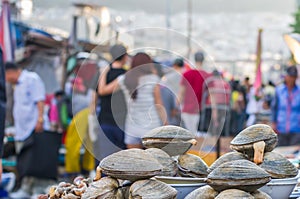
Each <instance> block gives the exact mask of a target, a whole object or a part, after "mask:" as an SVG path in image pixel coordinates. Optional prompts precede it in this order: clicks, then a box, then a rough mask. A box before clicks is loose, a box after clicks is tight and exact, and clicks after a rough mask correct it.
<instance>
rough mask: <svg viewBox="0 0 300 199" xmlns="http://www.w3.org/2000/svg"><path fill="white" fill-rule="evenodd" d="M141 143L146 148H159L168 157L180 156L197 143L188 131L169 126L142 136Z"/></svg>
mask: <svg viewBox="0 0 300 199" xmlns="http://www.w3.org/2000/svg"><path fill="white" fill-rule="evenodd" d="M142 142H143V145H144V146H145V147H146V148H160V149H162V150H164V151H165V152H166V153H168V154H169V155H170V156H176V155H182V154H184V153H185V152H187V151H188V150H189V149H190V148H191V147H192V145H193V144H196V143H197V141H196V140H195V135H194V134H192V133H191V132H190V131H188V130H186V129H184V128H181V127H179V126H171V125H169V126H162V127H158V128H155V129H153V130H151V131H150V132H148V133H147V134H146V135H144V137H143V138H142Z"/></svg>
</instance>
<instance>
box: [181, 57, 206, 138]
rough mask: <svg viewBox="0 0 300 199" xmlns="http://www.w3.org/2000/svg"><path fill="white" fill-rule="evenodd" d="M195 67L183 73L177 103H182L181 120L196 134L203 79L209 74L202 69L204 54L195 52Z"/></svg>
mask: <svg viewBox="0 0 300 199" xmlns="http://www.w3.org/2000/svg"><path fill="white" fill-rule="evenodd" d="M195 61H196V68H195V69H192V70H189V71H187V72H185V73H184V74H183V77H182V78H181V82H180V89H179V94H178V100H179V103H181V104H182V106H183V107H182V114H181V117H182V120H183V122H184V126H185V128H187V129H188V130H190V131H191V132H192V133H194V134H196V133H197V130H198V126H199V119H200V110H201V100H202V94H203V87H204V82H205V79H206V78H207V77H208V76H209V75H208V73H207V72H205V71H204V70H202V64H203V61H204V54H203V53H202V52H197V53H196V54H195Z"/></svg>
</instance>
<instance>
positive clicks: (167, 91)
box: [5, 44, 300, 198]
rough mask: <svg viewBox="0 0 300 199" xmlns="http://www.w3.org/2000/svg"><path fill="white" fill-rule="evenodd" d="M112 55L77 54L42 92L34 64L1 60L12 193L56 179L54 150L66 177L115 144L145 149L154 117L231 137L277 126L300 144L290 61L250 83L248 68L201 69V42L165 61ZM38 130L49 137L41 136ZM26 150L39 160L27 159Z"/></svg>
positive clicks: (83, 170) (84, 170)
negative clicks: (62, 76) (280, 75)
mask: <svg viewBox="0 0 300 199" xmlns="http://www.w3.org/2000/svg"><path fill="white" fill-rule="evenodd" d="M110 54H111V58H112V61H111V62H110V63H109V64H107V66H105V67H102V68H100V69H98V68H96V69H93V70H92V69H90V68H89V70H87V69H85V68H83V67H82V65H85V66H87V65H88V66H89V63H88V61H86V62H85V63H84V61H85V60H81V61H82V62H80V63H77V67H73V68H72V69H71V70H70V71H69V73H70V74H69V76H68V77H69V78H68V79H67V83H66V84H65V88H64V90H59V91H57V92H55V93H54V94H53V95H47V96H46V94H45V88H44V83H43V81H42V79H41V78H40V77H39V76H38V75H37V74H36V73H34V72H29V71H27V70H26V69H22V68H21V67H19V66H18V65H17V64H15V63H6V65H5V66H6V71H5V74H6V81H7V82H9V83H11V84H12V85H14V109H13V113H14V126H15V132H14V144H15V153H16V156H17V174H18V178H17V180H18V183H19V184H18V185H19V186H17V188H19V189H18V190H17V192H14V193H12V194H11V196H10V197H11V198H19V197H20V196H24V197H25V198H29V197H30V195H32V194H39V193H42V192H43V191H41V190H42V189H43V188H45V186H46V185H49V184H50V183H51V182H53V181H54V180H57V176H58V173H57V171H56V170H57V168H56V167H55V166H52V165H56V164H57V160H58V156H59V152H60V153H62V151H63V154H64V157H63V166H64V172H63V173H64V177H66V178H68V179H71V178H73V177H76V176H78V175H79V174H81V175H85V176H89V175H93V171H94V169H95V167H96V165H97V164H98V162H99V161H100V160H102V159H103V158H105V157H106V156H108V155H110V154H112V153H114V152H117V151H119V150H122V149H128V148H143V145H142V139H141V138H142V136H143V135H144V134H145V133H147V132H148V131H149V130H151V129H153V128H156V127H159V126H162V125H177V126H182V127H184V128H186V129H188V130H190V131H191V132H193V133H194V134H195V135H197V136H221V135H222V136H235V135H236V134H237V133H239V132H240V131H242V130H243V129H244V128H245V127H247V126H251V125H253V124H256V123H264V124H268V125H271V126H272V127H273V129H274V130H275V131H276V132H277V133H278V135H279V145H281V146H289V145H296V144H299V143H300V136H298V133H299V132H300V129H299V128H300V125H299V122H300V121H299V120H300V92H299V88H298V86H297V85H296V79H297V77H298V72H297V68H296V67H295V66H291V67H288V68H287V70H286V73H285V74H284V81H283V83H282V84H280V85H274V84H273V83H272V82H271V81H269V82H267V83H266V84H263V85H261V86H260V87H259V88H255V87H253V86H252V82H251V81H250V79H249V77H245V78H244V79H242V80H236V79H230V80H228V79H225V78H224V77H223V74H222V72H220V71H218V70H213V71H212V72H208V71H205V70H204V69H203V63H204V62H205V54H204V53H202V52H200V51H199V52H197V53H195V55H194V59H195V60H194V61H195V64H194V66H189V65H188V64H187V60H184V59H182V58H176V59H174V60H173V62H172V66H171V67H169V66H164V65H163V64H161V63H159V62H155V61H154V59H153V58H152V57H151V56H150V55H148V54H147V53H144V52H138V53H136V54H135V55H133V56H129V55H128V54H127V49H126V48H125V47H124V46H123V45H121V44H116V45H114V46H112V47H111V49H110ZM86 80H88V81H86ZM87 82H88V83H87ZM44 134H46V135H48V136H49V137H45V138H43V137H39V136H40V135H44ZM54 134H55V135H56V136H55V137H53V136H52V135H54ZM57 135H59V136H57ZM60 142H62V145H61V144H60ZM37 143H39V144H37ZM49 143H54V144H51V146H50V145H49ZM55 143H56V144H55ZM62 146H63V149H64V150H62V148H61V147H62ZM37 151H38V152H39V153H37ZM39 158H40V159H39ZM43 158H46V159H48V161H47V164H46V165H43V164H41V162H42V161H43V160H42V159H43ZM33 159H37V163H34V164H35V165H34V166H31V165H33V162H36V161H34V160H33ZM28 165H29V166H28ZM36 167H38V168H36ZM38 171H40V172H38ZM44 185H45V186H44Z"/></svg>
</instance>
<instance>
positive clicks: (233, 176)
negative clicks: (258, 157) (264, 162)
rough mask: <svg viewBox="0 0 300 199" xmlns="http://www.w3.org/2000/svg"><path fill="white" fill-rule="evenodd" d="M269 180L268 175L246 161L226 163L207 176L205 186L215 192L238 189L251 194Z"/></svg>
mask: <svg viewBox="0 0 300 199" xmlns="http://www.w3.org/2000/svg"><path fill="white" fill-rule="evenodd" d="M270 180H271V176H270V174H268V173H267V172H266V171H264V170H263V169H262V168H260V167H259V166H257V165H256V164H254V163H253V162H250V161H248V160H235V161H231V162H226V163H224V164H221V165H220V166H219V167H217V168H216V169H214V170H213V171H212V172H211V173H210V174H208V176H207V184H209V185H210V186H211V187H213V188H214V189H215V190H217V191H223V190H225V189H240V190H243V191H249V192H252V191H255V190H256V189H258V188H260V187H262V186H264V185H265V184H267V183H268V182H269V181H270Z"/></svg>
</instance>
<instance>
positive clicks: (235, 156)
mask: <svg viewBox="0 0 300 199" xmlns="http://www.w3.org/2000/svg"><path fill="white" fill-rule="evenodd" d="M246 159H247V158H246V157H245V156H244V155H243V154H242V153H239V152H236V151H233V152H229V153H226V154H224V155H222V156H221V157H219V158H218V159H217V160H216V161H215V162H214V163H213V164H212V165H211V166H210V167H209V168H208V170H207V171H208V173H210V172H211V171H212V170H214V169H215V168H217V167H218V166H220V165H221V164H223V163H225V162H231V161H234V160H246Z"/></svg>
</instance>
